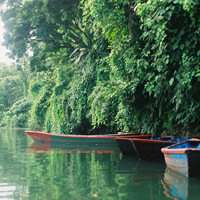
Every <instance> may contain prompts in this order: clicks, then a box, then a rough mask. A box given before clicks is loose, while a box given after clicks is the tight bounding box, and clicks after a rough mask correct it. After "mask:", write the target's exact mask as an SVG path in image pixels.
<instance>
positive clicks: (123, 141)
mask: <svg viewBox="0 0 200 200" xmlns="http://www.w3.org/2000/svg"><path fill="white" fill-rule="evenodd" d="M151 137H152V135H150V134H146V135H133V136H117V137H115V141H116V142H117V144H118V147H119V148H120V151H121V152H122V153H123V154H124V155H127V156H128V155H133V154H136V149H135V146H134V145H132V142H131V139H132V138H142V139H149V138H151Z"/></svg>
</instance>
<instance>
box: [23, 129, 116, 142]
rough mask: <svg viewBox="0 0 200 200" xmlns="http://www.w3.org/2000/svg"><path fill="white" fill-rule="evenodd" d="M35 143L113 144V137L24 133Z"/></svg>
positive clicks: (36, 132) (37, 132)
mask: <svg viewBox="0 0 200 200" xmlns="http://www.w3.org/2000/svg"><path fill="white" fill-rule="evenodd" d="M25 133H26V134H27V135H28V136H30V137H31V138H32V139H33V140H34V141H36V142H42V143H67V144H71V145H74V144H78V145H81V144H84V145H86V144H90V143H95V144H115V141H114V136H113V135H64V134H52V133H46V132H39V131H26V132H25Z"/></svg>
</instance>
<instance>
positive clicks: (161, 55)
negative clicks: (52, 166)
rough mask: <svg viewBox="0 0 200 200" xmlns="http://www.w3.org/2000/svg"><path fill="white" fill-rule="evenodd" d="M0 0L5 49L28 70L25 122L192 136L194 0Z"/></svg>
mask: <svg viewBox="0 0 200 200" xmlns="http://www.w3.org/2000/svg"><path fill="white" fill-rule="evenodd" d="M1 1H2V2H4V3H6V4H7V9H6V10H5V11H4V12H3V13H2V17H3V19H4V22H5V25H6V28H7V34H6V37H5V38H6V45H7V47H8V48H9V50H10V51H11V52H12V55H13V57H14V58H15V59H16V60H17V62H18V63H19V66H21V68H22V69H24V70H21V71H26V70H28V71H30V75H29V78H28V79H27V80H28V83H27V84H26V85H27V87H28V89H27V94H26V95H25V97H26V98H28V99H29V101H32V106H31V109H30V117H29V119H30V120H29V125H31V126H33V127H35V128H38V129H47V130H48V131H56V132H65V133H72V132H76V133H78V132H81V133H83V132H88V133H91V132H102V131H103V132H105V131H106V132H114V131H127V132H128V131H137V132H153V133H162V132H169V131H171V132H173V133H176V132H180V133H181V132H182V133H183V132H185V133H186V132H190V133H197V132H198V131H200V118H199V116H198V115H199V112H200V95H199V94H200V18H199V12H200V1H198V0H197V1H187V0H185V1H183V0H176V1H175V0H166V1H160V0H147V1H144V0H123V1H122V0H74V1H71V0H60V1H56V0H37V1H34V0H24V1H22V0H16V1H13V0H1ZM24 60H27V62H25V63H26V64H24V62H22V61H24ZM25 69H26V70H25ZM24 77H25V76H24Z"/></svg>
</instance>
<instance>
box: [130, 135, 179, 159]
mask: <svg viewBox="0 0 200 200" xmlns="http://www.w3.org/2000/svg"><path fill="white" fill-rule="evenodd" d="M130 141H131V142H132V145H133V147H134V148H135V149H136V152H137V154H138V156H139V157H140V158H141V159H143V160H160V159H163V155H162V153H161V148H163V147H166V146H169V145H172V144H175V143H176V140H174V137H171V136H166V137H159V138H154V139H152V138H151V139H142V138H131V139H130Z"/></svg>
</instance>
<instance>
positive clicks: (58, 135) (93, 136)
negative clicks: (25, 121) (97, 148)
mask: <svg viewBox="0 0 200 200" xmlns="http://www.w3.org/2000/svg"><path fill="white" fill-rule="evenodd" d="M25 133H26V134H27V135H30V136H31V135H35V136H38V135H42V136H50V137H51V136H56V137H62V138H86V139H90V138H91V139H92V138H94V139H95V138H97V139H98V138H100V139H101V138H102V139H104V138H105V139H114V138H115V137H116V135H114V134H112V135H74V134H72V135H65V134H62V133H59V134H56V133H48V132H43V131H25Z"/></svg>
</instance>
